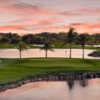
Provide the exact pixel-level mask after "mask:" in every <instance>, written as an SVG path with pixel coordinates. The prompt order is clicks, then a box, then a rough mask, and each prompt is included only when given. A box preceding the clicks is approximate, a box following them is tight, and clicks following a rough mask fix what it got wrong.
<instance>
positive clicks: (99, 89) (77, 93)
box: [0, 78, 100, 100]
mask: <svg viewBox="0 0 100 100" xmlns="http://www.w3.org/2000/svg"><path fill="white" fill-rule="evenodd" d="M0 100H100V79H99V78H96V79H89V80H87V79H84V80H69V81H50V82H49V81H48V82H46V81H44V82H33V83H28V84H25V85H23V86H21V87H19V88H16V89H10V90H7V91H5V92H2V93H0Z"/></svg>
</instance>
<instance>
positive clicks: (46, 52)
mask: <svg viewBox="0 0 100 100" xmlns="http://www.w3.org/2000/svg"><path fill="white" fill-rule="evenodd" d="M45 58H46V59H47V58H48V50H47V49H46V50H45Z"/></svg>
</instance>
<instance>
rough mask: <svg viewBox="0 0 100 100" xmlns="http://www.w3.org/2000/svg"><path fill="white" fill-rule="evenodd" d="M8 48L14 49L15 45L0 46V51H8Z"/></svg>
mask: <svg viewBox="0 0 100 100" xmlns="http://www.w3.org/2000/svg"><path fill="white" fill-rule="evenodd" d="M10 48H16V45H13V44H0V49H10Z"/></svg>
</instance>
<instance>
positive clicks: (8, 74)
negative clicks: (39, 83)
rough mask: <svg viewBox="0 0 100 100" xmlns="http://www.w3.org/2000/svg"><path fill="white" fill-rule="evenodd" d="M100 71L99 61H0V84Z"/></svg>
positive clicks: (52, 59)
mask: <svg viewBox="0 0 100 100" xmlns="http://www.w3.org/2000/svg"><path fill="white" fill-rule="evenodd" d="M83 71H85V72H88V71H100V61H99V60H89V59H87V60H85V61H83V60H82V59H64V58H48V59H44V58H36V59H35V58H34V59H33V58H31V59H23V60H22V61H21V62H20V63H19V61H18V60H16V59H2V60H1V62H0V84H6V83H9V82H14V81H17V80H21V79H23V78H26V77H27V76H36V75H43V74H49V73H62V72H83Z"/></svg>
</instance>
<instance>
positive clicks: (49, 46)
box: [40, 39, 53, 59]
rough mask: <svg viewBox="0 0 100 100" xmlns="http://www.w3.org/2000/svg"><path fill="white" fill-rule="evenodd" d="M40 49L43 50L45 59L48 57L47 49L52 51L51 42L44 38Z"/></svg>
mask: <svg viewBox="0 0 100 100" xmlns="http://www.w3.org/2000/svg"><path fill="white" fill-rule="evenodd" d="M40 49H43V50H45V58H46V59H47V57H48V50H51V51H53V48H52V44H51V43H50V42H49V41H48V40H46V39H44V43H43V47H41V48H40Z"/></svg>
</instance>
